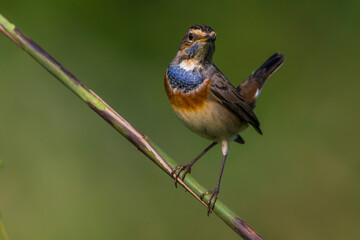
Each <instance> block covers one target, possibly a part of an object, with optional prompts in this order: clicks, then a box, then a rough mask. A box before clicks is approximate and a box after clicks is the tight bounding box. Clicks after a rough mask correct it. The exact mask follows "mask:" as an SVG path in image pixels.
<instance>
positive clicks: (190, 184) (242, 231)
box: [0, 15, 263, 239]
mask: <svg viewBox="0 0 360 240" xmlns="http://www.w3.org/2000/svg"><path fill="white" fill-rule="evenodd" d="M0 31H2V32H3V33H4V34H5V35H6V36H8V37H9V38H10V39H11V40H12V41H13V42H14V43H16V44H17V45H18V46H19V47H20V48H22V49H23V50H24V51H25V52H27V53H28V54H29V55H30V56H31V57H32V58H34V59H35V60H36V61H37V62H39V63H40V65H42V66H43V67H44V68H45V69H46V70H47V71H49V72H50V73H51V74H52V75H53V76H54V77H55V78H57V79H58V80H59V81H60V82H62V83H63V84H64V85H65V86H66V87H68V88H69V89H70V90H72V91H73V92H74V93H75V94H76V95H77V96H79V97H80V98H81V99H82V100H83V101H84V102H86V103H87V105H88V106H89V107H90V108H92V109H93V110H94V111H95V112H97V113H98V114H99V115H100V116H101V117H102V118H104V119H105V120H106V121H107V122H108V123H109V124H110V125H111V126H113V127H114V128H115V129H116V130H117V131H118V132H120V133H121V134H122V135H123V136H124V137H125V138H127V139H128V140H129V141H130V142H131V143H132V144H133V145H135V146H136V147H137V148H138V149H139V150H140V151H141V152H143V153H144V154H145V155H146V156H147V157H148V158H149V159H150V160H152V161H153V162H154V163H155V164H156V165H158V166H159V167H160V168H161V169H162V170H163V171H165V172H166V173H167V174H168V175H170V176H171V171H172V168H173V167H175V166H177V165H178V164H177V163H176V162H175V161H174V160H173V159H171V158H170V157H169V156H168V155H166V154H165V153H164V152H163V151H162V150H161V149H160V148H159V147H157V146H156V145H155V144H154V143H153V142H152V141H151V140H150V139H149V138H148V137H146V136H144V135H143V134H141V133H140V132H139V131H138V130H137V129H135V128H134V127H133V126H132V125H131V124H130V123H129V122H127V121H126V120H125V119H124V118H123V117H121V116H120V115H119V114H118V113H117V112H116V111H115V110H114V109H112V108H111V107H110V106H109V105H108V104H107V103H106V102H104V101H103V100H102V99H101V98H100V97H99V96H97V95H96V94H95V93H94V92H93V91H91V90H90V89H88V88H87V87H86V86H84V85H83V84H82V83H81V82H80V81H79V80H78V79H77V78H76V77H75V76H74V75H72V74H71V73H70V72H69V71H68V70H66V69H65V68H64V67H63V66H61V65H60V64H59V63H58V62H57V61H56V60H55V59H54V58H52V57H51V56H50V55H49V54H48V53H47V52H45V51H44V50H43V49H42V48H41V47H40V46H39V45H37V44H36V43H35V42H33V41H32V40H31V39H29V38H28V37H26V36H25V35H24V34H23V33H22V32H21V31H20V30H19V29H17V28H16V27H15V26H14V25H13V24H11V23H10V22H8V21H7V19H5V18H4V17H3V16H2V15H0ZM171 177H172V178H174V177H175V176H174V175H173V176H171ZM178 183H179V184H180V185H182V186H183V187H184V188H185V189H186V190H187V191H188V192H189V193H190V194H192V195H193V196H194V197H195V198H196V199H197V200H198V201H200V202H201V203H202V204H203V205H205V206H206V207H207V204H206V202H207V201H208V199H209V196H208V195H207V196H205V198H204V199H203V200H201V199H200V196H201V194H202V193H203V192H205V191H206V189H205V188H204V187H203V186H202V185H201V184H200V183H199V182H198V181H196V180H195V179H194V178H193V177H192V176H191V175H190V174H187V175H186V178H185V179H184V181H182V180H181V179H180V178H179V179H178ZM213 212H214V213H215V214H216V215H217V216H218V217H219V218H221V219H222V220H223V221H224V222H225V223H226V224H227V225H228V226H229V227H230V228H232V229H233V230H234V231H235V232H236V233H237V234H239V235H240V236H242V237H243V238H244V239H263V238H262V237H261V236H260V235H259V234H257V233H256V232H255V231H254V230H252V229H251V227H250V226H249V225H248V224H247V223H245V222H244V221H243V220H241V219H240V217H239V216H237V215H236V213H234V212H233V211H232V210H230V209H229V208H228V207H227V206H226V205H225V204H224V203H223V202H221V201H220V200H217V201H216V204H215V207H214V210H213Z"/></svg>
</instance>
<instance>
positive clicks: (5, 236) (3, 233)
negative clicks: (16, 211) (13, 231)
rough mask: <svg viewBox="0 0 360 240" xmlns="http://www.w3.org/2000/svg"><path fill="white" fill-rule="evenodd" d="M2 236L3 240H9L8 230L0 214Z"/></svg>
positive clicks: (0, 233) (0, 232)
mask: <svg viewBox="0 0 360 240" xmlns="http://www.w3.org/2000/svg"><path fill="white" fill-rule="evenodd" d="M0 236H1V237H2V239H3V240H9V236H8V235H7V233H6V229H5V226H4V222H3V220H2V217H1V214H0Z"/></svg>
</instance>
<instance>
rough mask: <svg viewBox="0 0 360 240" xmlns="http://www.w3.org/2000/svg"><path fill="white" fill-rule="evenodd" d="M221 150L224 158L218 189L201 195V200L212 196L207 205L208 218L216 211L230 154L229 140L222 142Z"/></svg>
mask: <svg viewBox="0 0 360 240" xmlns="http://www.w3.org/2000/svg"><path fill="white" fill-rule="evenodd" d="M221 150H222V153H223V158H222V163H221V169H220V175H219V179H218V181H217V184H216V188H215V189H214V190H213V191H206V192H204V193H203V194H201V196H200V199H203V198H204V197H205V196H206V195H208V194H210V198H209V200H208V202H207V205H208V212H207V214H208V216H209V214H210V212H211V211H212V210H214V206H215V202H216V199H217V196H218V194H219V191H220V182H221V177H222V174H223V171H224V166H225V162H226V157H227V154H228V152H229V142H228V141H227V140H223V141H222V142H221Z"/></svg>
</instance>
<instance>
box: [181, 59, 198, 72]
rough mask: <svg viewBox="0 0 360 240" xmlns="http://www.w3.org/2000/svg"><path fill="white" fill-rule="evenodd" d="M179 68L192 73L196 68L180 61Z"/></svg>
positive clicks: (192, 64) (189, 63) (191, 64)
mask: <svg viewBox="0 0 360 240" xmlns="http://www.w3.org/2000/svg"><path fill="white" fill-rule="evenodd" d="M179 66H180V67H181V68H182V69H184V70H185V71H192V70H194V68H195V67H196V65H195V64H194V63H192V62H188V61H182V62H181V63H180V65H179Z"/></svg>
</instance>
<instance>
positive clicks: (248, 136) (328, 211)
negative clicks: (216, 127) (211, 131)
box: [0, 0, 360, 240]
mask: <svg viewBox="0 0 360 240" xmlns="http://www.w3.org/2000/svg"><path fill="white" fill-rule="evenodd" d="M359 10H360V2H359V1H276V2H274V1H199V2H194V1H187V0H185V1H176V2H175V1H174V2H169V1H92V0H82V1H74V0H62V1H45V0H33V1H17V0H14V1H3V2H2V3H1V14H3V15H4V16H5V17H6V18H8V19H9V20H10V21H11V22H13V23H15V24H16V26H17V27H18V28H19V29H21V30H22V31H23V32H24V33H25V34H27V35H28V36H29V37H30V38H32V39H33V40H34V41H36V42H37V43H38V44H39V45H41V46H42V47H43V48H44V49H45V50H47V51H48V52H49V53H50V54H52V55H53V56H54V57H55V58H56V59H57V60H58V61H59V62H60V63H62V64H63V65H64V66H65V67H66V68H67V69H69V70H70V71H71V72H72V73H74V74H75V75H76V76H77V77H78V78H79V79H80V80H81V81H82V82H83V83H84V84H85V85H87V86H88V87H89V88H91V89H92V90H94V91H95V92H96V93H97V94H98V95H100V96H101V97H102V98H103V99H104V100H106V101H107V102H108V103H109V104H110V105H111V106H113V107H114V108H115V109H116V110H117V111H118V112H119V113H120V114H121V115H122V116H124V117H125V118H126V119H127V120H128V121H130V122H131V123H132V124H133V125H134V126H135V127H136V128H138V129H139V130H140V131H141V132H142V133H144V134H146V135H148V136H150V138H152V139H153V141H155V142H156V143H157V144H158V145H159V146H160V147H161V148H162V149H164V150H165V151H166V152H167V153H168V154H169V155H171V156H172V157H173V158H174V159H175V160H176V161H178V162H179V163H186V162H188V161H190V160H191V159H192V158H193V157H194V156H196V155H197V154H198V153H199V152H200V151H201V150H202V149H203V148H204V147H205V146H207V145H208V144H209V142H208V141H207V140H205V139H202V138H200V137H198V136H197V135H195V134H193V133H192V132H190V131H189V130H188V129H186V128H185V127H184V126H183V125H182V123H181V122H180V121H179V120H178V119H177V118H176V116H175V115H174V114H173V112H172V110H171V108H170V105H169V103H168V101H167V99H166V96H165V93H164V89H163V75H164V71H165V69H166V67H167V65H168V64H169V62H170V61H171V59H172V58H173V57H174V56H175V53H176V51H177V48H178V45H179V43H180V40H181V38H182V37H183V35H184V33H185V31H186V29H187V28H188V27H189V26H191V25H194V24H207V25H210V26H212V27H213V28H214V29H215V31H216V32H217V34H218V35H217V41H216V53H215V57H214V61H215V63H216V64H217V66H218V67H219V68H220V69H221V70H222V71H223V72H224V73H225V75H226V76H227V77H228V78H229V79H230V80H231V81H232V82H233V84H234V85H237V84H239V83H240V82H241V81H243V80H244V79H246V77H247V76H249V74H250V73H251V72H252V71H253V70H255V69H256V68H257V67H258V66H260V65H261V64H262V63H263V61H265V60H266V59H267V57H269V56H270V55H271V54H273V53H274V52H276V51H280V52H282V53H284V54H285V55H286V62H285V64H284V65H283V67H282V68H281V69H280V70H279V71H278V72H276V74H274V75H273V76H272V77H271V78H270V80H269V81H268V83H267V84H266V86H265V88H264V90H263V91H262V94H261V96H260V98H259V101H258V104H257V107H256V109H255V112H256V114H257V116H258V118H259V119H260V121H261V123H262V125H261V126H262V130H263V132H264V135H263V136H260V135H258V134H257V133H256V132H255V131H254V130H253V129H248V130H247V131H246V132H244V133H243V135H242V136H243V138H244V139H245V141H246V144H245V145H238V144H236V143H233V144H231V146H230V154H229V158H228V162H227V165H226V168H225V173H224V177H223V181H222V188H221V194H220V198H221V200H223V201H224V202H225V203H227V204H228V205H229V206H230V207H231V208H232V209H233V210H234V211H235V212H237V213H238V214H239V215H240V216H241V217H242V218H243V219H245V220H246V221H247V222H248V223H249V224H250V225H251V226H252V227H253V228H255V229H256V230H257V231H258V232H259V233H260V234H261V235H263V236H264V237H265V238H267V239H355V238H356V237H358V236H359V235H360V186H359V183H360V146H359V143H360V142H359V134H360V131H359V130H360V129H359V120H360V111H359V110H360V108H359V103H360V97H359V91H358V89H359V87H360V79H359V74H358V70H359V67H360V61H359V56H360V47H359V43H360V24H359V23H360V14H359ZM0 53H1V56H0V161H1V162H2V163H3V167H2V168H0V211H1V214H2V217H3V219H4V222H5V226H6V229H7V231H8V233H9V235H10V238H11V239H12V240H16V239H29V240H30V239H37V240H41V239H44V240H45V239H46V240H47V239H54V240H57V239H59V240H60V239H88V240H89V239H232V238H236V237H237V235H236V234H235V233H234V232H232V231H231V230H230V229H229V228H228V227H227V226H226V225H225V224H223V223H222V222H221V220H219V219H218V218H217V217H215V216H211V217H207V216H206V209H205V207H204V206H202V205H201V204H199V202H197V201H195V200H194V199H193V198H192V197H191V196H190V195H189V194H188V193H184V190H183V189H181V188H179V189H175V187H174V183H173V180H172V179H170V178H169V177H168V176H167V175H166V174H164V173H163V172H162V171H161V170H160V169H159V168H157V167H155V165H154V164H153V163H152V162H150V161H149V160H148V159H147V158H145V156H143V155H142V154H141V153H140V152H139V151H138V150H137V149H136V148H135V147H133V146H132V145H131V144H130V143H129V142H128V141H127V140H125V139H124V138H123V137H122V136H121V135H119V134H118V133H117V132H116V131H114V129H112V128H111V127H110V126H109V125H108V124H107V123H106V122H105V121H103V120H102V119H101V118H100V117H99V116H97V115H96V114H95V113H94V112H93V111H92V110H91V109H89V108H88V107H87V106H86V105H85V104H84V103H83V102H81V101H80V100H79V99H78V98H77V97H76V96H75V95H74V94H73V93H72V92H71V91H69V90H68V89H66V88H65V87H64V86H63V85H62V84H60V83H59V82H58V81H57V80H56V79H55V78H53V77H52V76H51V75H50V74H49V73H48V72H46V71H45V70H44V69H42V68H41V67H40V66H39V65H38V64H37V63H36V62H35V61H34V60H33V59H31V58H30V57H29V56H28V55H26V54H25V53H24V52H23V51H22V50H20V49H19V48H18V47H17V46H15V45H14V44H13V43H12V42H10V41H9V40H8V39H7V38H6V37H4V36H0ZM220 158H221V151H220V148H219V147H217V148H215V149H214V150H212V151H211V152H210V153H209V154H207V155H206V156H205V157H204V159H202V160H201V161H199V162H198V163H197V164H196V165H195V167H194V168H193V171H192V173H193V175H194V176H195V177H196V178H197V179H198V180H199V181H200V182H202V183H203V184H204V185H205V186H206V187H208V188H211V189H212V188H213V187H214V186H215V184H216V180H217V177H218V172H219V168H220Z"/></svg>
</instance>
